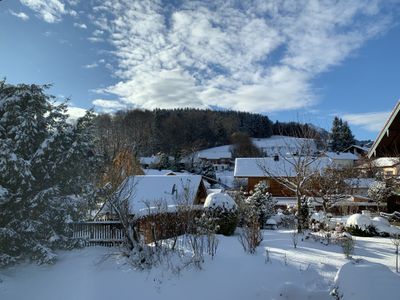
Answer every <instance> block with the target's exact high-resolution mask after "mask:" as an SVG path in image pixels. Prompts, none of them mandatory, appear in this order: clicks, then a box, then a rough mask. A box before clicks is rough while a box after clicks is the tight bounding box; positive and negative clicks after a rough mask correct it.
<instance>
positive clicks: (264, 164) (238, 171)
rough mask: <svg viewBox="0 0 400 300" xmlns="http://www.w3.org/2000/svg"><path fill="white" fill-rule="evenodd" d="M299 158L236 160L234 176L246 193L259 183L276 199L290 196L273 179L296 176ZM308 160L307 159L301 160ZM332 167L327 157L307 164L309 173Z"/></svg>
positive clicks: (286, 190) (290, 193) (290, 192)
mask: <svg viewBox="0 0 400 300" xmlns="http://www.w3.org/2000/svg"><path fill="white" fill-rule="evenodd" d="M297 159H302V158H301V157H290V158H288V157H279V156H278V155H276V156H274V157H263V158H237V159H236V161H235V171H234V176H235V178H236V179H238V180H243V179H244V180H245V181H246V183H247V191H248V192H249V191H251V190H253V189H254V186H255V185H256V184H257V183H259V182H260V181H265V182H266V183H267V184H268V185H269V192H270V193H271V194H272V195H273V196H276V197H287V196H292V195H293V192H292V191H290V190H288V189H287V188H286V187H284V186H282V184H280V183H279V182H278V181H277V180H276V179H275V178H277V177H278V178H279V177H281V178H290V177H295V176H296V171H295V161H296V160H297ZM303 159H309V158H305V157H304V158H303ZM330 165H332V160H331V159H330V158H328V157H316V158H311V159H310V161H309V163H308V169H309V171H310V172H315V171H322V170H323V169H324V168H326V167H328V166H330Z"/></svg>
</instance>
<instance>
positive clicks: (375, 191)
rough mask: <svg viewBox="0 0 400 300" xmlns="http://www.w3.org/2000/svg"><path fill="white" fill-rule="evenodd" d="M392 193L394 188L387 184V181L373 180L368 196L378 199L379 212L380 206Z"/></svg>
mask: <svg viewBox="0 0 400 300" xmlns="http://www.w3.org/2000/svg"><path fill="white" fill-rule="evenodd" d="M391 194H392V188H391V187H389V186H387V184H386V182H384V181H375V182H373V183H372V184H371V185H370V186H369V189H368V196H369V197H370V198H371V199H372V200H374V201H376V204H377V205H378V212H379V206H380V204H381V203H382V202H386V201H387V199H388V198H389V196H390V195H391Z"/></svg>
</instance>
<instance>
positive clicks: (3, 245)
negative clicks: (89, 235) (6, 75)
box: [0, 81, 98, 265]
mask: <svg viewBox="0 0 400 300" xmlns="http://www.w3.org/2000/svg"><path fill="white" fill-rule="evenodd" d="M47 88H48V86H38V85H25V84H20V85H10V84H7V83H6V82H5V81H1V82H0V265H6V264H8V263H12V262H14V261H16V260H17V259H19V258H31V259H35V260H37V261H39V262H51V261H53V260H54V258H55V254H54V253H53V251H52V250H53V249H55V248H57V247H66V246H70V245H71V244H70V243H69V242H70V239H69V238H68V236H69V234H70V227H69V225H68V222H69V221H71V220H73V219H77V218H81V217H82V214H84V213H86V212H87V210H88V209H89V207H88V202H87V198H86V197H85V196H88V194H91V193H92V192H93V190H94V189H93V184H92V182H93V181H92V178H93V176H94V174H95V172H94V170H95V168H96V166H97V162H98V160H97V157H96V155H95V153H94V147H93V139H92V127H91V124H92V122H91V121H92V117H93V115H92V114H91V113H88V114H87V115H86V116H85V117H83V118H82V119H80V120H78V121H77V123H76V124H74V125H72V124H69V123H68V122H67V115H66V110H67V106H66V104H60V105H55V104H53V103H52V102H54V100H55V99H54V97H53V96H49V95H47V94H45V90H46V89H47Z"/></svg>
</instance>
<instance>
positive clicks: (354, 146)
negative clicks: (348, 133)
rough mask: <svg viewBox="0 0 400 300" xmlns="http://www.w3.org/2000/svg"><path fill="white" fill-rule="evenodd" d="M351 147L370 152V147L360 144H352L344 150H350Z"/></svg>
mask: <svg viewBox="0 0 400 300" xmlns="http://www.w3.org/2000/svg"><path fill="white" fill-rule="evenodd" d="M351 148H357V149H359V150H361V151H363V152H368V151H369V148H368V147H364V146H359V145H351V146H350V147H347V148H346V149H345V150H344V151H345V152H347V151H349V150H350V149H351Z"/></svg>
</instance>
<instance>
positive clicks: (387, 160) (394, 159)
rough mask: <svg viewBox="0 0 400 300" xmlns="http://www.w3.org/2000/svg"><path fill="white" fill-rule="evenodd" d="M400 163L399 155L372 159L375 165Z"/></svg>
mask: <svg viewBox="0 0 400 300" xmlns="http://www.w3.org/2000/svg"><path fill="white" fill-rule="evenodd" d="M399 163H400V159H399V158H398V157H380V158H377V159H375V160H373V161H372V164H373V165H374V166H375V167H378V168H379V167H380V168H382V167H392V166H394V165H397V164H399Z"/></svg>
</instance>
